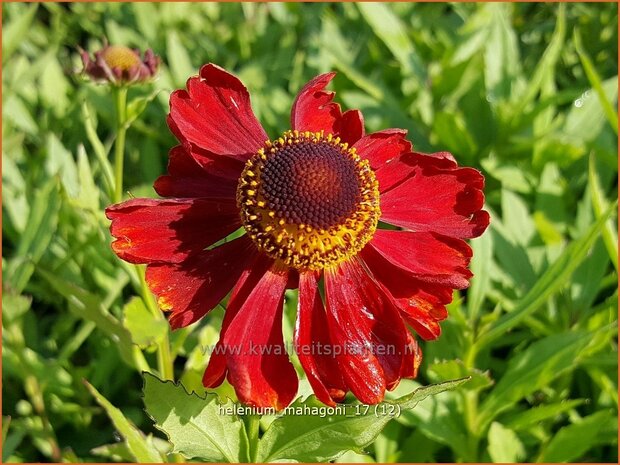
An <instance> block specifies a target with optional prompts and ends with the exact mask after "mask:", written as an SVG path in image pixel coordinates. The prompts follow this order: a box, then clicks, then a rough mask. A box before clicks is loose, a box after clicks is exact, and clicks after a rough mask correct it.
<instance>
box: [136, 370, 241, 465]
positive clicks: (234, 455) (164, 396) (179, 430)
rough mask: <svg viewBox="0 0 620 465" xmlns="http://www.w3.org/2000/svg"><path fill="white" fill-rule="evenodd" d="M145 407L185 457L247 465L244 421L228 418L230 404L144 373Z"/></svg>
mask: <svg viewBox="0 0 620 465" xmlns="http://www.w3.org/2000/svg"><path fill="white" fill-rule="evenodd" d="M143 392H144V406H145V409H146V413H148V415H149V416H150V417H151V418H152V419H153V420H154V421H155V426H156V427H157V428H158V429H159V430H161V431H163V432H164V433H165V434H166V435H167V436H168V440H169V441H170V443H171V444H172V446H173V452H179V453H181V454H183V455H185V456H186V457H188V458H194V457H197V458H200V459H202V460H205V461H209V462H223V461H225V462H230V463H234V462H247V461H248V439H247V435H246V432H245V427H244V424H243V421H242V420H241V419H239V418H238V416H237V415H228V414H227V413H225V411H226V409H227V408H228V407H230V406H231V405H232V402H231V401H228V402H226V403H220V401H219V400H218V397H217V396H216V395H215V394H207V396H206V397H205V398H202V397H200V396H198V395H197V394H195V393H192V394H188V393H187V391H186V390H185V388H184V387H183V386H182V385H180V384H175V383H173V382H172V381H162V380H160V379H159V378H157V377H155V376H153V375H151V374H149V373H144V388H143Z"/></svg>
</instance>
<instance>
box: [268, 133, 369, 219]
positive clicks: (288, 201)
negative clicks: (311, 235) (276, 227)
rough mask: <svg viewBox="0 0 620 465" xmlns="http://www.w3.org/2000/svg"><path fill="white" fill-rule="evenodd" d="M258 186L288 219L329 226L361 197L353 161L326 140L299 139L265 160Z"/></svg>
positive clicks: (275, 208) (354, 206)
mask: <svg viewBox="0 0 620 465" xmlns="http://www.w3.org/2000/svg"><path fill="white" fill-rule="evenodd" d="M261 187H262V189H263V193H264V196H265V200H266V202H267V208H269V209H271V210H273V211H274V212H275V213H276V215H278V216H279V217H281V218H284V219H285V220H286V222H287V223H295V224H307V225H310V226H312V227H314V228H319V229H320V228H322V229H328V228H329V227H330V226H332V225H334V224H338V223H341V222H342V221H343V220H345V219H346V218H348V217H349V216H350V215H351V213H353V212H354V211H355V208H356V206H357V203H358V202H359V199H360V192H359V180H358V178H357V167H356V165H355V162H354V161H353V160H352V159H350V158H347V157H344V156H343V155H342V153H341V151H340V150H339V149H338V148H336V147H334V146H333V145H332V144H328V143H326V142H322V143H318V144H313V143H310V142H301V143H299V144H296V145H288V146H285V147H283V148H282V149H280V150H279V151H278V156H277V157H273V158H270V159H268V160H267V161H266V162H265V166H264V167H263V170H262V173H261Z"/></svg>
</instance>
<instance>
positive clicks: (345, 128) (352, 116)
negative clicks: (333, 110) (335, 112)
mask: <svg viewBox="0 0 620 465" xmlns="http://www.w3.org/2000/svg"><path fill="white" fill-rule="evenodd" d="M335 130H336V134H338V135H339V136H340V139H342V141H343V142H346V143H348V144H349V145H353V144H355V143H356V142H357V141H358V140H359V139H360V138H361V137H364V133H365V130H364V116H363V115H362V112H361V111H359V110H347V111H345V112H344V113H343V114H342V118H340V122H339V123H338V124H337V127H336V128H335Z"/></svg>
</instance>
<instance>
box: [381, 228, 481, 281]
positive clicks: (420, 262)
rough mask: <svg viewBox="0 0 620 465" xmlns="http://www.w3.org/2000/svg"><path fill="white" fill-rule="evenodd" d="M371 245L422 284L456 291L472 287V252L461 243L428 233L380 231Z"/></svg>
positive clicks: (457, 240)
mask: <svg viewBox="0 0 620 465" xmlns="http://www.w3.org/2000/svg"><path fill="white" fill-rule="evenodd" d="M370 245H371V246H372V247H374V248H375V249H376V250H377V252H379V253H380V254H381V255H382V256H383V257H384V258H385V259H386V260H387V261H389V262H391V263H392V264H394V265H396V266H398V267H400V268H403V269H404V270H407V271H408V272H410V273H411V274H412V275H414V276H415V277H416V278H417V279H419V280H421V281H424V282H428V283H436V284H440V285H444V286H451V287H452V288H453V289H464V288H466V287H467V286H469V278H471V276H472V274H471V272H470V271H469V270H468V269H467V265H468V264H469V260H470V259H471V255H472V252H471V248H470V247H469V246H468V245H467V244H466V243H465V242H464V241H462V240H460V239H454V238H451V237H446V236H442V235H440V234H435V233H427V232H411V231H388V230H385V229H379V230H377V231H376V232H375V235H374V237H373V238H372V241H371V242H370Z"/></svg>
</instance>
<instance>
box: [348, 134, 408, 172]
mask: <svg viewBox="0 0 620 465" xmlns="http://www.w3.org/2000/svg"><path fill="white" fill-rule="evenodd" d="M406 136H407V131H406V130H405V129H384V130H383V131H378V132H373V133H372V134H368V135H367V136H364V137H362V138H361V139H360V140H358V141H357V142H356V143H355V145H354V147H355V149H356V150H357V153H358V154H359V155H360V156H361V157H362V158H365V159H367V160H368V161H369V162H370V167H371V168H372V169H373V170H375V171H377V170H378V169H379V168H381V167H382V166H383V165H385V164H386V163H391V162H392V161H393V160H395V159H396V158H397V157H398V156H399V155H401V154H403V153H407V152H410V151H411V142H409V141H408V140H407V139H405V137H406Z"/></svg>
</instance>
